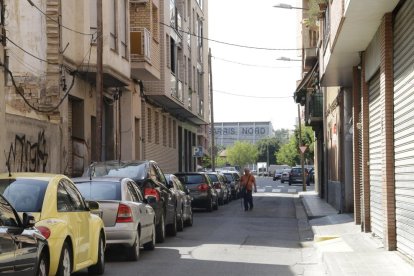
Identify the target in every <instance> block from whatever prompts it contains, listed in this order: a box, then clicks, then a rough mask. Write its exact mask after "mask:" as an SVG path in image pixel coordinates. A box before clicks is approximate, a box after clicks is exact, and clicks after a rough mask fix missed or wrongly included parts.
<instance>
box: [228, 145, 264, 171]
mask: <svg viewBox="0 0 414 276" xmlns="http://www.w3.org/2000/svg"><path fill="white" fill-rule="evenodd" d="M226 151H227V160H228V161H229V162H230V163H231V164H233V165H239V166H245V165H247V164H252V163H256V160H257V157H258V155H259V152H258V150H257V147H256V146H255V145H253V144H251V143H248V142H241V141H237V142H236V143H235V144H234V145H233V146H231V147H229V148H228V149H227V150H226Z"/></svg>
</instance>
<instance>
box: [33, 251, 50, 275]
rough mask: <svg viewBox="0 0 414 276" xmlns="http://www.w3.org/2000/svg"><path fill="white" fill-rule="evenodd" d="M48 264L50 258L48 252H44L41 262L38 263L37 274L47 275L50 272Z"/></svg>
mask: <svg viewBox="0 0 414 276" xmlns="http://www.w3.org/2000/svg"><path fill="white" fill-rule="evenodd" d="M48 264H49V260H48V258H47V257H46V254H45V253H42V254H41V255H40V259H39V264H38V265H37V272H36V275H37V276H47V275H48V273H49V271H48V268H49V265H48Z"/></svg>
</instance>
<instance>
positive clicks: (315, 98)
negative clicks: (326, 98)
mask: <svg viewBox="0 0 414 276" xmlns="http://www.w3.org/2000/svg"><path fill="white" fill-rule="evenodd" d="M306 98H307V102H306V108H305V124H306V125H308V126H316V125H321V124H322V122H323V94H322V93H315V94H310V93H308V95H307V97H306Z"/></svg>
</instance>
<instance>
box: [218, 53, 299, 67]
mask: <svg viewBox="0 0 414 276" xmlns="http://www.w3.org/2000/svg"><path fill="white" fill-rule="evenodd" d="M212 57H213V58H214V59H217V60H221V61H224V62H228V63H234V64H239V65H244V66H251V67H263V68H271V69H281V68H296V67H298V68H299V67H300V66H270V65H259V64H249V63H242V62H238V61H233V60H228V59H224V58H219V57H215V56H212Z"/></svg>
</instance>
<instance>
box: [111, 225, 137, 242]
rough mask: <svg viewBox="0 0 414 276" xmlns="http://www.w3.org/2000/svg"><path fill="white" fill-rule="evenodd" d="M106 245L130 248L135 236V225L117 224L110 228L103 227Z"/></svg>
mask: <svg viewBox="0 0 414 276" xmlns="http://www.w3.org/2000/svg"><path fill="white" fill-rule="evenodd" d="M105 233H106V244H107V245H108V246H111V245H126V246H132V245H133V244H134V242H135V239H136V235H137V228H136V226H135V223H117V224H115V226H112V227H105Z"/></svg>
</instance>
